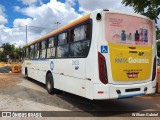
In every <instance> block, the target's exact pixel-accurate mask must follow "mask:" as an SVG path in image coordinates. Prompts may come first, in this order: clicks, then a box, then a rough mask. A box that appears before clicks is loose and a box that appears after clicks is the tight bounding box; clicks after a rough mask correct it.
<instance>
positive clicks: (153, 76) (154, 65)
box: [152, 56, 157, 81]
mask: <svg viewBox="0 0 160 120" xmlns="http://www.w3.org/2000/svg"><path fill="white" fill-rule="evenodd" d="M156 61H157V59H156V56H155V57H154V62H153V71H152V81H153V80H154V79H155V77H156V64H157V62H156Z"/></svg>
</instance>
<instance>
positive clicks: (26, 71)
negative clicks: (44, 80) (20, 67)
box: [25, 68, 28, 78]
mask: <svg viewBox="0 0 160 120" xmlns="http://www.w3.org/2000/svg"><path fill="white" fill-rule="evenodd" d="M25 75H26V77H27V78H28V70H27V68H25Z"/></svg>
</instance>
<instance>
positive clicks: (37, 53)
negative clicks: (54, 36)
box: [34, 43, 39, 59]
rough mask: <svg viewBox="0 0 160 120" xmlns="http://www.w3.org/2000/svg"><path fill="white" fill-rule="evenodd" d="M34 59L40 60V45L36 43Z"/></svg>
mask: <svg viewBox="0 0 160 120" xmlns="http://www.w3.org/2000/svg"><path fill="white" fill-rule="evenodd" d="M34 58H35V59H38V58H39V43H36V44H35V52H34Z"/></svg>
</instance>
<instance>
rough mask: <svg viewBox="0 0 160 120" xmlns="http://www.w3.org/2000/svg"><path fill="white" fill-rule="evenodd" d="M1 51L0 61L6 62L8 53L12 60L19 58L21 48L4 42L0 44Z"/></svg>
mask: <svg viewBox="0 0 160 120" xmlns="http://www.w3.org/2000/svg"><path fill="white" fill-rule="evenodd" d="M2 47H3V48H4V51H3V52H0V61H3V62H7V55H9V57H10V59H11V60H12V61H16V60H20V57H21V48H20V47H18V48H17V47H15V44H9V43H5V44H3V45H2Z"/></svg>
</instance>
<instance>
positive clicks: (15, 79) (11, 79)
mask: <svg viewBox="0 0 160 120" xmlns="http://www.w3.org/2000/svg"><path fill="white" fill-rule="evenodd" d="M20 76H22V75H21V74H20V73H6V74H2V73H0V88H6V87H12V86H15V85H16V84H18V83H20V82H21V80H20V79H19V78H20Z"/></svg>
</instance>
